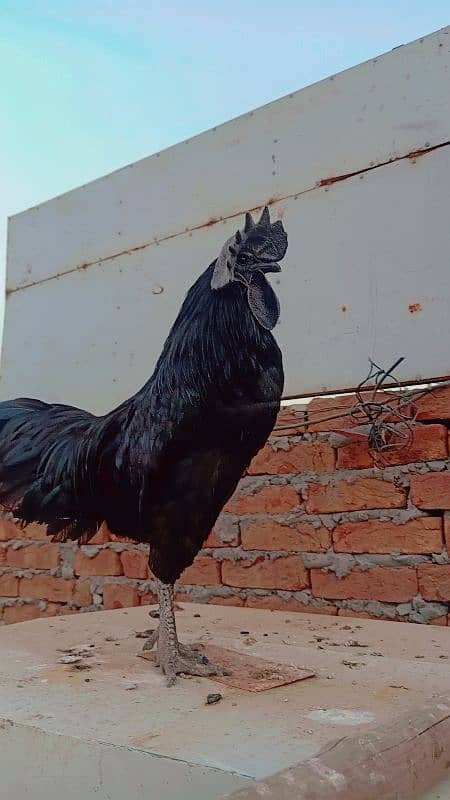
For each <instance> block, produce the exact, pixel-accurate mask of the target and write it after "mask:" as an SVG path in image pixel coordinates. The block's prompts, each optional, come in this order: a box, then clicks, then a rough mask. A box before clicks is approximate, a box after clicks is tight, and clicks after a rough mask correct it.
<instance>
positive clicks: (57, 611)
mask: <svg viewBox="0 0 450 800" xmlns="http://www.w3.org/2000/svg"><path fill="white" fill-rule="evenodd" d="M69 614H78V611H75V609H73V608H69V607H68V606H65V605H62V604H61V603H47V608H46V609H45V610H44V611H41V612H40V614H39V616H40V617H66V616H68V615H69Z"/></svg>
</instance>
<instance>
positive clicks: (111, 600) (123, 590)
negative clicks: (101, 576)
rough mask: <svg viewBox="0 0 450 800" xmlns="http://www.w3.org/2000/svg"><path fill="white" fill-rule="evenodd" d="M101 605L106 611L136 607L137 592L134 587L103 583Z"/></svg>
mask: <svg viewBox="0 0 450 800" xmlns="http://www.w3.org/2000/svg"><path fill="white" fill-rule="evenodd" d="M103 605H104V607H105V608H106V609H112V608H129V607H130V606H138V605H139V595H138V590H137V589H136V587H135V586H128V585H127V584H123V583H105V585H104V587H103Z"/></svg>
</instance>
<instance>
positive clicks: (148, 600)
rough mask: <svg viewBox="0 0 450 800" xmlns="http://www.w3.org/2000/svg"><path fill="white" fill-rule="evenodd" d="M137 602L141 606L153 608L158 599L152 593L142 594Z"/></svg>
mask: <svg viewBox="0 0 450 800" xmlns="http://www.w3.org/2000/svg"><path fill="white" fill-rule="evenodd" d="M139 600H140V604H141V606H154V605H155V603H158V597H157V595H156V594H153V592H143V593H142V594H141V595H140V598H139Z"/></svg>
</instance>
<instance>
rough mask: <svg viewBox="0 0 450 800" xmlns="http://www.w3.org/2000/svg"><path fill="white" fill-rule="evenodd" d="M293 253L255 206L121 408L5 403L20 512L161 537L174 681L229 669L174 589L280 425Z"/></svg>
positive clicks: (5, 438)
mask: <svg viewBox="0 0 450 800" xmlns="http://www.w3.org/2000/svg"><path fill="white" fill-rule="evenodd" d="M286 250H287V236H286V233H285V231H284V229H283V225H282V223H281V222H280V221H278V222H275V223H273V224H272V223H271V222H270V215H269V211H268V209H267V208H265V209H264V211H263V213H262V215H261V218H260V220H259V221H258V222H257V223H255V222H254V221H253V219H252V217H251V215H250V214H247V215H246V218H245V226H244V229H243V230H242V231H237V233H236V234H235V235H234V236H233V237H232V238H231V239H229V240H228V241H227V242H226V243H225V245H224V246H223V248H222V250H221V252H220V254H219V257H218V258H217V259H216V260H215V261H214V262H213V263H212V264H211V265H210V266H209V267H208V269H207V270H206V271H205V272H204V273H203V274H202V275H201V276H200V277H199V278H198V280H197V281H196V282H195V283H194V285H193V286H192V287H191V289H190V290H189V292H188V294H187V296H186V299H185V301H184V303H183V305H182V307H181V310H180V312H179V314H178V317H177V319H176V321H175V323H174V325H173V327H172V330H171V331H170V333H169V336H168V338H167V341H166V343H165V345H164V348H163V351H162V354H161V356H160V358H159V360H158V362H157V364H156V368H155V371H154V373H153V375H152V376H151V378H150V379H149V380H148V382H147V383H146V384H145V386H143V388H142V389H141V390H140V391H138V392H137V394H136V395H134V397H131V398H130V399H129V400H126V401H125V402H124V403H122V405H120V406H119V407H118V408H116V409H115V410H114V411H111V413H109V414H106V415H105V416H102V417H96V416H94V415H93V414H90V413H88V412H87V411H82V410H80V409H77V408H73V407H71V406H64V405H56V404H54V405H49V404H47V403H42V402H40V401H39V400H30V399H18V400H12V401H9V402H3V403H0V503H2V504H3V506H4V507H5V508H6V509H9V510H11V511H12V512H13V514H14V517H15V518H17V519H19V520H21V522H22V523H23V524H26V523H29V522H41V523H46V524H47V526H48V528H47V531H48V534H49V535H52V536H53V539H54V540H55V541H66V540H67V539H79V540H80V541H81V542H87V541H89V539H90V537H91V536H93V535H94V533H95V532H96V530H97V529H98V526H99V525H100V524H101V523H102V522H103V521H104V520H105V521H106V523H107V525H108V527H109V529H110V530H111V531H112V532H113V533H115V534H117V535H120V536H129V537H132V538H133V539H135V540H137V541H139V542H147V543H149V544H150V558H149V563H150V567H151V569H152V570H153V572H154V574H155V576H156V578H157V587H158V599H159V605H160V625H159V629H158V631H156V632H155V635H154V637H153V639H151V640H150V641H149V642H148V643H147V648H149V647H153V645H154V644H157V663H159V665H160V667H161V669H162V671H163V672H164V673H165V675H166V677H167V682H168V684H171V683H173V682H174V681H175V676H176V674H177V673H190V674H194V675H214V674H220V673H221V672H222V671H221V669H220V668H219V667H216V666H214V665H212V664H211V663H209V662H208V661H207V660H206V659H205V658H204V657H203V656H202V655H201V654H199V653H198V652H196V651H195V650H193V649H192V648H189V647H187V646H184V645H181V644H180V643H179V642H178V639H177V634H176V627H175V617H174V610H173V587H174V583H175V581H176V580H177V578H178V577H179V576H180V574H181V572H182V571H183V570H184V569H185V568H186V567H187V566H189V565H190V564H192V562H193V560H194V558H195V556H196V554H197V553H198V551H199V550H200V548H201V547H202V544H203V542H204V541H205V539H206V538H207V536H208V534H209V533H210V531H211V529H212V527H213V525H214V523H215V521H216V519H217V517H218V515H219V513H220V511H221V510H222V508H223V506H224V505H225V503H226V501H227V500H228V499H229V497H230V496H231V495H232V493H233V492H234V490H235V488H236V485H237V483H238V481H239V479H240V478H241V476H242V474H243V472H244V471H245V469H246V467H247V466H248V464H249V463H250V461H251V459H252V458H253V456H254V455H255V454H256V453H257V452H258V450H259V449H260V448H261V447H262V446H263V445H264V443H265V441H266V439H267V437H268V435H269V433H270V431H271V429H272V427H273V425H274V422H275V419H276V415H277V412H278V409H279V405H280V398H281V393H282V389H283V366H282V357H281V352H280V350H279V348H278V346H277V344H276V342H275V340H274V338H273V336H272V334H271V332H270V331H271V330H272V328H273V327H274V326H275V324H276V322H277V320H278V316H279V304H278V300H277V298H276V296H275V294H274V292H273V290H272V288H271V286H270V285H269V283H268V281H267V279H266V277H265V273H267V272H279V271H280V266H279V264H278V263H277V262H278V261H279V260H281V259H282V258H283V257H284V255H285V253H286Z"/></svg>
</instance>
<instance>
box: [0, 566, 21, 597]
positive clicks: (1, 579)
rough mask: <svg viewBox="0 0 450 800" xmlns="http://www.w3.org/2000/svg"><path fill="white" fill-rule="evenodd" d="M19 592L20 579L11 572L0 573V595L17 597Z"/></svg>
mask: <svg viewBox="0 0 450 800" xmlns="http://www.w3.org/2000/svg"><path fill="white" fill-rule="evenodd" d="M18 594H19V579H18V578H16V576H15V575H11V573H10V572H5V574H4V575H0V597H17V596H18Z"/></svg>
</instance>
